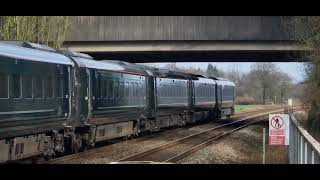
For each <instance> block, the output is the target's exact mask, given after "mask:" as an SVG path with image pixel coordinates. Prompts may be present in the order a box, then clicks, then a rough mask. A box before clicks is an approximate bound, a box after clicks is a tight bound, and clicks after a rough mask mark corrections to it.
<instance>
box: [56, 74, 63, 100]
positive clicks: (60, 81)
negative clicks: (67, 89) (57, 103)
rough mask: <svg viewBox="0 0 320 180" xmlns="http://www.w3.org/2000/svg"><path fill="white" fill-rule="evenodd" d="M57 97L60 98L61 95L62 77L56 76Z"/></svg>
mask: <svg viewBox="0 0 320 180" xmlns="http://www.w3.org/2000/svg"><path fill="white" fill-rule="evenodd" d="M56 84H57V98H62V97H63V78H62V77H60V76H59V77H58V78H57V82H56Z"/></svg>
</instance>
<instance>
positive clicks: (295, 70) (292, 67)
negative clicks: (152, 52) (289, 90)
mask: <svg viewBox="0 0 320 180" xmlns="http://www.w3.org/2000/svg"><path fill="white" fill-rule="evenodd" d="M155 64H157V65H158V66H159V67H163V66H165V65H166V64H168V63H155ZM210 64H212V65H215V66H216V67H217V68H218V69H220V70H221V69H222V70H224V71H226V70H227V71H228V70H231V69H232V68H234V67H235V68H237V69H238V70H239V72H243V73H247V72H249V71H250V67H251V65H253V64H254V63H249V62H235V63H233V62H212V63H210ZM274 64H276V65H277V66H278V67H279V69H280V70H281V71H282V72H285V73H287V74H289V76H291V78H292V79H293V81H294V82H301V81H303V80H304V78H305V73H304V68H303V63H297V62H281V63H274ZM177 66H184V67H190V66H192V67H194V68H201V69H204V70H206V69H207V66H208V63H206V62H201V63H196V62H195V63H193V62H192V63H190V62H186V63H184V62H182V63H177Z"/></svg>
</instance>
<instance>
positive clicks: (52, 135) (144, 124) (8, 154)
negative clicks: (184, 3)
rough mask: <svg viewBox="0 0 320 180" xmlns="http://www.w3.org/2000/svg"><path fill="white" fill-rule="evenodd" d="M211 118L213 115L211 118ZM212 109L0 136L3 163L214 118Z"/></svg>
mask: <svg viewBox="0 0 320 180" xmlns="http://www.w3.org/2000/svg"><path fill="white" fill-rule="evenodd" d="M210 118H211V119H210ZM215 118H217V114H216V113H214V111H213V110H205V111H187V112H180V113H176V114H171V115H165V116H157V117H154V118H141V119H136V120H129V121H125V122H118V123H112V124H99V125H87V126H83V127H80V128H76V129H75V130H68V129H58V130H54V131H48V132H43V133H38V134H33V135H26V136H19V137H14V138H9V139H1V140H0V163H4V162H11V161H12V162H16V161H20V160H34V161H35V162H37V161H38V160H39V159H50V158H51V157H52V156H56V155H62V154H66V153H77V152H78V151H84V150H86V149H88V148H92V147H94V146H95V144H96V143H98V142H103V141H108V140H112V139H116V138H128V137H136V136H138V135H139V134H140V133H142V132H148V131H149V132H156V131H159V130H160V129H164V128H168V127H174V126H176V127H179V126H184V125H186V124H194V123H198V122H202V121H205V120H209V119H210V120H213V119H215Z"/></svg>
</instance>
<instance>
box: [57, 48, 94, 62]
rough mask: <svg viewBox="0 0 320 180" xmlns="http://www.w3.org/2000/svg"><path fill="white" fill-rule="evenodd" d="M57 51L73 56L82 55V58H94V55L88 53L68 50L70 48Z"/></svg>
mask: <svg viewBox="0 0 320 180" xmlns="http://www.w3.org/2000/svg"><path fill="white" fill-rule="evenodd" d="M57 52H59V53H62V54H64V55H67V56H71V57H80V58H85V59H92V60H93V57H92V56H90V55H88V54H84V53H80V52H75V51H68V50H57Z"/></svg>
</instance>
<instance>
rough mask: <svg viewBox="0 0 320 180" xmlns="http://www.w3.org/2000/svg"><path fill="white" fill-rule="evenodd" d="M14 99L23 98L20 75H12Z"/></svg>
mask: <svg viewBox="0 0 320 180" xmlns="http://www.w3.org/2000/svg"><path fill="white" fill-rule="evenodd" d="M12 88H13V89H12V97H13V98H21V76H20V75H19V74H13V75H12Z"/></svg>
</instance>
